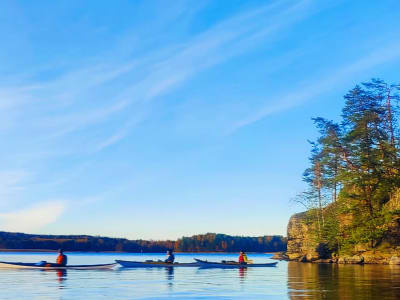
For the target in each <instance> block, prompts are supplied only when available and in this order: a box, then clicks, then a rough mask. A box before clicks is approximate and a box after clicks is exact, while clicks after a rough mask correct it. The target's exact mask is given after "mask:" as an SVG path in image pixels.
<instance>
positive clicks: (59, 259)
mask: <svg viewBox="0 0 400 300" xmlns="http://www.w3.org/2000/svg"><path fill="white" fill-rule="evenodd" d="M57 264H59V265H62V266H65V265H66V264H67V256H66V255H64V254H61V253H60V254H59V255H58V256H57Z"/></svg>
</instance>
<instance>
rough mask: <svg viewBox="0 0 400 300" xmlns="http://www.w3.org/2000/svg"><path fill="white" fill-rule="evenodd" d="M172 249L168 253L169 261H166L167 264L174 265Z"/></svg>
mask: <svg viewBox="0 0 400 300" xmlns="http://www.w3.org/2000/svg"><path fill="white" fill-rule="evenodd" d="M172 252H173V251H172V249H171V250H168V251H167V259H166V260H164V262H165V263H167V264H173V263H174V260H175V255H174V254H173V253H172Z"/></svg>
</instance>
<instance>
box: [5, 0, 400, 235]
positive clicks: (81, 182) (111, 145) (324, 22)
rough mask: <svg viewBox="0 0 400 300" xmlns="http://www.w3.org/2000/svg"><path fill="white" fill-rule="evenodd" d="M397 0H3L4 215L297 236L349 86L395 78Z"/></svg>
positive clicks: (68, 225)
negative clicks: (309, 187)
mask: <svg viewBox="0 0 400 300" xmlns="http://www.w3.org/2000/svg"><path fill="white" fill-rule="evenodd" d="M399 10H400V1H398V0H383V1H363V0H348V1H346V0H335V1H333V0H332V1H316V0H315V1H312V0H298V1H295V0H291V1H285V0H279V1H272V0H263V1H256V0H251V1H238V0H231V1H207V0H204V1H197V0H192V1H180V0H176V1H167V0H160V1H155V0H154V1H153V0H151V1H147V0H143V1H124V0H119V1H100V0H89V1H71V0H65V1H63V0H60V1H52V0H42V1H8V0H5V1H1V2H0V39H1V42H0V43H1V47H0V141H1V147H0V230H6V231H19V232H27V233H42V234H92V235H103V236H111V237H126V238H130V239H136V238H142V239H176V238H179V237H181V236H191V235H194V234H200V233H207V232H216V233H226V234H232V235H251V236H259V235H271V234H279V235H286V225H287V222H288V219H289V217H290V216H291V215H292V214H293V213H296V212H299V211H301V210H302V208H301V207H298V206H296V205H295V204H293V203H292V202H291V199H293V197H295V195H296V194H298V193H300V192H301V191H303V190H304V189H305V184H304V183H303V182H302V173H303V171H304V169H305V168H307V165H308V156H309V151H310V145H309V143H308V142H307V140H313V139H315V138H316V136H317V130H316V129H315V128H314V126H313V123H312V121H311V118H312V117H317V116H322V117H325V118H328V119H333V120H338V119H339V117H340V111H341V108H342V106H343V103H344V101H343V95H344V94H345V93H346V92H347V91H348V90H349V89H351V88H353V87H354V86H355V85H356V84H358V83H360V82H364V81H367V80H369V79H371V78H382V79H384V80H386V81H387V82H399V81H400V78H399V72H398V71H399V68H400V19H399V17H398V11H399Z"/></svg>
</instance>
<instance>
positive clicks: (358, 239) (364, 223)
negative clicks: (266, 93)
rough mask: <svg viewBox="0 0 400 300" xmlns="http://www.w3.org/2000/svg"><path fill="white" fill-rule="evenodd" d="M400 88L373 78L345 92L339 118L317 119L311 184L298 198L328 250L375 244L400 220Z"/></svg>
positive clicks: (308, 179) (308, 177)
mask: <svg viewBox="0 0 400 300" xmlns="http://www.w3.org/2000/svg"><path fill="white" fill-rule="evenodd" d="M399 91H400V85H399V84H388V83H386V82H384V81H383V80H380V79H372V80H370V81H369V82H365V83H362V84H360V85H356V86H355V87H354V88H353V89H351V90H350V91H349V92H348V93H347V94H346V95H345V96H344V100H345V104H344V107H343V110H342V114H341V119H340V120H339V121H338V122H335V121H332V120H327V119H325V118H322V117H317V118H314V119H313V121H314V123H315V125H316V127H317V129H318V130H319V137H318V139H317V140H316V141H314V142H310V143H311V146H312V150H311V156H310V166H309V168H307V169H306V170H305V172H304V177H303V178H304V181H305V182H306V183H307V184H308V188H307V190H306V191H305V192H303V193H301V194H300V195H298V196H297V197H296V199H295V201H297V202H299V203H301V204H303V205H305V207H306V208H307V210H308V214H307V215H308V217H307V222H308V224H312V225H313V226H311V228H313V230H314V237H315V240H316V241H317V242H318V243H319V247H320V249H319V250H321V251H322V252H327V253H346V252H352V251H353V250H354V249H356V248H355V247H356V246H357V245H358V246H360V245H362V246H363V247H364V248H365V249H374V248H376V247H379V246H380V245H382V243H383V241H385V239H386V238H387V236H388V235H389V234H390V232H391V231H392V229H393V228H398V225H399V224H400V223H399V220H400V205H399V202H400V192H399V187H400V126H399V117H400V115H399V114H400V106H399V103H400V95H399ZM393 226H394V227H393ZM396 226H397V227H396ZM394 242H395V243H396V241H394ZM397 243H399V241H397Z"/></svg>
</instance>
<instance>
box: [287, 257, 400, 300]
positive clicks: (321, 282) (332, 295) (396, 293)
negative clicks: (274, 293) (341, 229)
mask: <svg viewBox="0 0 400 300" xmlns="http://www.w3.org/2000/svg"><path fill="white" fill-rule="evenodd" d="M288 294H289V297H290V299H292V300H298V299H359V300H362V299H400V267H398V266H385V265H364V266H362V265H337V264H311V263H297V262H289V263H288Z"/></svg>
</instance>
